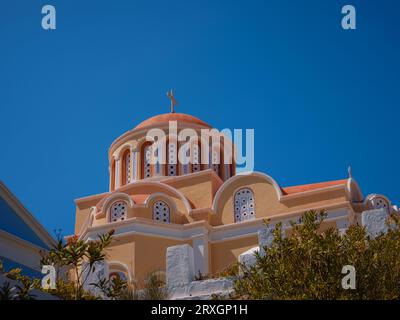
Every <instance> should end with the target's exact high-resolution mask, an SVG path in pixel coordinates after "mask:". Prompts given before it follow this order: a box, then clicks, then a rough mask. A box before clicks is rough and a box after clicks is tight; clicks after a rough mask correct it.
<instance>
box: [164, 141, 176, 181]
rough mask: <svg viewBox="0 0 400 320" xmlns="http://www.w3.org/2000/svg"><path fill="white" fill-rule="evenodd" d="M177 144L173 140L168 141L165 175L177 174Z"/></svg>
mask: <svg viewBox="0 0 400 320" xmlns="http://www.w3.org/2000/svg"><path fill="white" fill-rule="evenodd" d="M176 149H177V146H176V142H175V141H169V142H168V155H167V159H168V164H167V171H166V173H167V174H166V175H167V176H176V175H177V174H178V172H177V171H178V170H177V168H178V166H177V163H178V162H177V150H176Z"/></svg>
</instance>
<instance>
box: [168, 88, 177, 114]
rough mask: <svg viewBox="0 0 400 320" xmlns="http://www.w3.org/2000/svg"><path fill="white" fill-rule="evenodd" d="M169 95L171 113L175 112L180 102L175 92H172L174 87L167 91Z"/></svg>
mask: <svg viewBox="0 0 400 320" xmlns="http://www.w3.org/2000/svg"><path fill="white" fill-rule="evenodd" d="M167 97H168V98H169V99H170V100H171V113H175V109H174V106H175V105H176V104H178V102H177V101H176V99H175V97H174V93H173V92H172V89H171V90H169V91H168V92H167Z"/></svg>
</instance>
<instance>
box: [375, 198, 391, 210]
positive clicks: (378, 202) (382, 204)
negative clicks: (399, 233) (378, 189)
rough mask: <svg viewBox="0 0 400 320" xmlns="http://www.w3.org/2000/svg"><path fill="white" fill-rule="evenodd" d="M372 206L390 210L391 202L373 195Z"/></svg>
mask: <svg viewBox="0 0 400 320" xmlns="http://www.w3.org/2000/svg"><path fill="white" fill-rule="evenodd" d="M371 204H372V208H374V209H386V210H389V204H388V202H387V201H386V199H385V198H383V197H373V198H372V199H371Z"/></svg>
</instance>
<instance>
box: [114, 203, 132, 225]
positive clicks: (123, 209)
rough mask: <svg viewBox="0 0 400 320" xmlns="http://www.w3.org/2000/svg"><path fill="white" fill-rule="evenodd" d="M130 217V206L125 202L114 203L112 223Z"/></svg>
mask: <svg viewBox="0 0 400 320" xmlns="http://www.w3.org/2000/svg"><path fill="white" fill-rule="evenodd" d="M127 215H128V204H127V203H126V202H125V201H117V202H114V203H113V205H112V206H111V209H110V221H111V222H116V221H123V220H126V217H127Z"/></svg>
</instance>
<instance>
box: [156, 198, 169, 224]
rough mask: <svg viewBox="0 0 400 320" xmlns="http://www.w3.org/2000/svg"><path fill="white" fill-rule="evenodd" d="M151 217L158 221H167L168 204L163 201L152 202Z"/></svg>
mask: <svg viewBox="0 0 400 320" xmlns="http://www.w3.org/2000/svg"><path fill="white" fill-rule="evenodd" d="M153 219H154V220H155V221H160V222H169V206H168V205H167V204H166V203H165V202H164V201H156V202H155V203H154V204H153Z"/></svg>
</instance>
